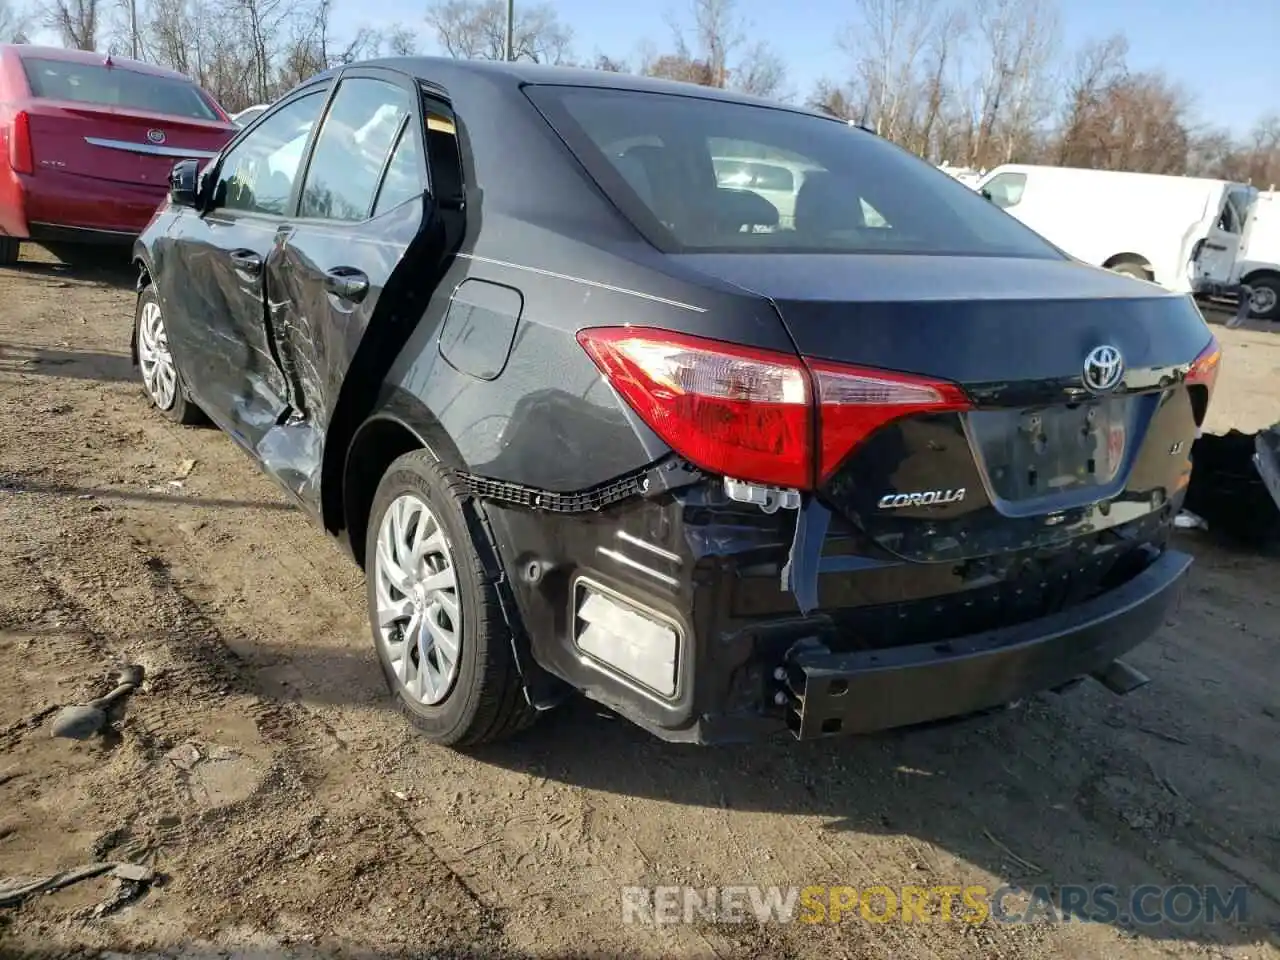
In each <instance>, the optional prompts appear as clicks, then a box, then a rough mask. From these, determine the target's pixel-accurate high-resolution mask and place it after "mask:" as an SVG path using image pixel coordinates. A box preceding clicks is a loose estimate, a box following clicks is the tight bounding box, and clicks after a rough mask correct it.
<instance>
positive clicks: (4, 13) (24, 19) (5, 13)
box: [0, 0, 31, 43]
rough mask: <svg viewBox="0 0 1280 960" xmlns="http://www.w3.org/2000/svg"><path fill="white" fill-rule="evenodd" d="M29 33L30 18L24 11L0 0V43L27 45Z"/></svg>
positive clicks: (5, 0)
mask: <svg viewBox="0 0 1280 960" xmlns="http://www.w3.org/2000/svg"><path fill="white" fill-rule="evenodd" d="M30 31H31V17H30V16H28V14H27V13H26V11H24V10H21V9H18V8H16V7H14V6H13V5H12V4H10V3H8V0H0V43H27V42H28V38H29V35H30Z"/></svg>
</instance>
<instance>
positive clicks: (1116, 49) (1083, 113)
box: [1057, 34, 1129, 164]
mask: <svg viewBox="0 0 1280 960" xmlns="http://www.w3.org/2000/svg"><path fill="white" fill-rule="evenodd" d="M1128 54H1129V41H1128V40H1126V39H1125V37H1124V36H1123V35H1122V34H1115V35H1113V36H1111V37H1108V38H1107V39H1106V40H1102V41H1095V42H1091V43H1088V44H1086V45H1085V46H1084V47H1083V48H1082V49H1081V50H1080V51H1079V53H1077V54H1076V57H1075V63H1074V65H1073V70H1072V73H1071V75H1070V76H1069V78H1068V80H1067V85H1066V91H1065V93H1066V104H1065V109H1064V115H1063V119H1062V129H1061V134H1060V136H1059V139H1058V150H1057V160H1058V163H1062V164H1068V163H1070V162H1071V159H1072V155H1073V154H1074V153H1078V152H1079V151H1080V150H1082V149H1084V147H1083V146H1082V144H1083V142H1084V141H1085V140H1087V139H1088V138H1089V136H1090V132H1089V130H1088V127H1089V126H1090V124H1091V123H1092V122H1093V119H1094V118H1095V117H1096V115H1097V113H1098V111H1099V110H1100V109H1101V106H1102V103H1103V100H1104V99H1105V98H1106V97H1107V95H1108V91H1110V90H1112V89H1113V88H1115V86H1116V85H1117V84H1120V83H1123V82H1124V79H1125V76H1126V75H1127V73H1128V65H1127V63H1126V58H1127V57H1128Z"/></svg>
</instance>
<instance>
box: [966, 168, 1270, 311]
mask: <svg viewBox="0 0 1280 960" xmlns="http://www.w3.org/2000/svg"><path fill="white" fill-rule="evenodd" d="M977 189H978V191H979V192H980V193H982V195H983V196H985V197H986V198H987V199H988V200H990V201H991V202H992V203H994V204H995V205H996V206H998V207H1001V208H1002V209H1004V210H1005V211H1006V212H1008V213H1009V214H1011V215H1012V216H1014V217H1017V218H1018V219H1019V220H1021V221H1022V222H1023V223H1025V224H1026V225H1027V226H1029V227H1031V229H1033V230H1035V231H1036V232H1037V233H1039V234H1040V235H1041V236H1043V237H1044V238H1045V239H1046V240H1048V241H1049V242H1050V243H1052V244H1054V245H1055V246H1057V247H1058V248H1060V249H1061V250H1063V251H1064V252H1065V253H1067V254H1068V255H1069V256H1072V257H1075V258H1076V259H1077V260H1082V261H1084V262H1085V263H1091V264H1093V265H1095V266H1099V267H1106V268H1107V269H1110V270H1114V271H1116V272H1117V273H1123V274H1127V275H1129V276H1132V277H1136V278H1138V279H1140V280H1148V281H1153V282H1155V283H1158V284H1160V285H1161V286H1163V287H1166V288H1168V289H1170V290H1173V291H1176V292H1179V293H1192V294H1195V295H1196V296H1231V295H1232V294H1233V293H1234V292H1238V289H1239V287H1238V282H1239V274H1238V271H1237V269H1236V261H1237V259H1238V254H1239V250H1240V246H1241V239H1242V235H1243V233H1244V230H1245V227H1246V225H1247V224H1248V222H1249V216H1250V210H1251V208H1252V206H1253V204H1254V200H1255V198H1256V197H1257V190H1256V189H1255V188H1253V187H1251V186H1249V185H1248V184H1244V183H1234V182H1232V181H1229V180H1211V179H1204V178H1197V177H1171V176H1162V175H1159V174H1151V173H1127V172H1120V171H1113V170H1085V169H1077V168H1073V167H1051V166H1037V165H1034V164H1004V165H1002V166H999V167H996V168H994V169H993V170H991V171H990V172H989V173H988V174H987V175H986V176H985V177H983V179H982V180H981V181H980V182H979V184H978V185H977Z"/></svg>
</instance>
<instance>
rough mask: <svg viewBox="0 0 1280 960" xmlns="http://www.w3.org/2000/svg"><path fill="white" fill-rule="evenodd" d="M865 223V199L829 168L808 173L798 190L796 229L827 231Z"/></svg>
mask: <svg viewBox="0 0 1280 960" xmlns="http://www.w3.org/2000/svg"><path fill="white" fill-rule="evenodd" d="M864 226H866V218H865V216H864V214H863V211H862V200H861V198H859V197H858V195H857V193H855V192H854V191H853V190H852V189H851V188H850V186H849V185H848V184H845V183H842V182H841V181H840V180H839V179H838V178H837V177H836V176H835V175H834V174H833V173H831V172H829V171H827V170H813V171H810V172H809V173H806V174H805V178H804V184H803V185H802V186H801V187H800V191H799V192H798V193H797V194H796V211H795V227H796V233H808V234H814V235H824V234H829V233H833V232H835V231H837V230H855V229H857V228H858V227H864Z"/></svg>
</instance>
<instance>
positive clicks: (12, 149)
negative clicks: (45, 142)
mask: <svg viewBox="0 0 1280 960" xmlns="http://www.w3.org/2000/svg"><path fill="white" fill-rule="evenodd" d="M9 166H10V167H12V168H13V172H14V173H28V174H30V173H35V172H36V161H35V157H34V156H33V154H32V152H31V118H30V117H29V116H27V111H25V110H19V111H18V113H17V114H15V115H14V118H13V129H12V130H11V131H10V132H9Z"/></svg>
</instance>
